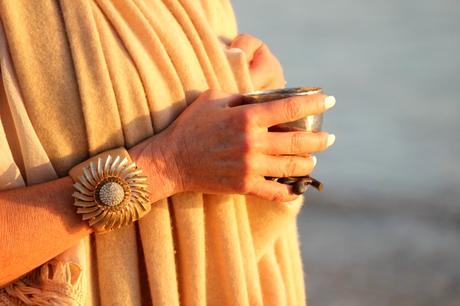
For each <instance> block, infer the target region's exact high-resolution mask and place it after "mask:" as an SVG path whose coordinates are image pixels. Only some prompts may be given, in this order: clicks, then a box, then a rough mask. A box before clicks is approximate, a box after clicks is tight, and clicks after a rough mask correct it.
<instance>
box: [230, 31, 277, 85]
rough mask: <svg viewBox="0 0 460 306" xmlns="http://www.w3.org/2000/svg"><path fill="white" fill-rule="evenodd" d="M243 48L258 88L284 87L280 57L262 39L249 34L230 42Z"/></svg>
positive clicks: (232, 46) (253, 80) (235, 46)
mask: <svg viewBox="0 0 460 306" xmlns="http://www.w3.org/2000/svg"><path fill="white" fill-rule="evenodd" d="M230 47H231V48H238V49H241V50H242V51H243V52H244V53H245V54H246V58H247V60H248V65H249V72H250V74H251V79H252V83H253V85H254V88H255V89H256V90H266V89H275V88H283V87H284V86H285V84H286V81H285V79H284V73H283V68H282V67H281V64H280V62H279V61H278V59H277V58H276V57H275V56H274V55H273V54H272V52H271V51H270V49H269V48H268V47H267V45H266V44H264V43H263V42H262V41H261V40H260V39H258V38H256V37H254V36H251V35H249V34H241V35H238V36H237V37H236V38H235V39H234V40H233V41H232V42H231V44H230Z"/></svg>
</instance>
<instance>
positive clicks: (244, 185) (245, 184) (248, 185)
mask: <svg viewBox="0 0 460 306" xmlns="http://www.w3.org/2000/svg"><path fill="white" fill-rule="evenodd" d="M237 191H238V192H239V193H240V194H249V193H251V191H252V180H251V178H250V177H243V178H242V179H241V180H240V181H239V182H238V186H237Z"/></svg>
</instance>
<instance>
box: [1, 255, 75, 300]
mask: <svg viewBox="0 0 460 306" xmlns="http://www.w3.org/2000/svg"><path fill="white" fill-rule="evenodd" d="M81 271H82V269H81V267H80V266H79V265H78V264H75V263H71V262H62V261H58V260H51V261H49V262H48V263H46V264H44V265H42V266H40V267H38V268H37V269H35V270H33V271H32V272H30V273H28V274H26V276H24V277H23V278H21V279H19V280H17V281H15V282H13V283H11V284H9V285H7V286H6V287H4V288H0V306H23V305H34V306H50V305H53V306H54V305H56V306H64V305H65V306H81V305H83V294H82V285H81V283H82V281H81Z"/></svg>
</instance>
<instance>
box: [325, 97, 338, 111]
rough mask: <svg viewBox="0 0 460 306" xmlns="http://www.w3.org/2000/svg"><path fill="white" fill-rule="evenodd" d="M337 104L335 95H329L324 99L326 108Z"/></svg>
mask: <svg viewBox="0 0 460 306" xmlns="http://www.w3.org/2000/svg"><path fill="white" fill-rule="evenodd" d="M334 105H335V98H334V96H327V97H326V99H324V106H325V107H326V109H329V108H331V107H333V106H334Z"/></svg>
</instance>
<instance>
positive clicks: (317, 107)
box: [244, 94, 335, 128]
mask: <svg viewBox="0 0 460 306" xmlns="http://www.w3.org/2000/svg"><path fill="white" fill-rule="evenodd" d="M334 104H335V98H334V97H333V96H326V95H323V94H316V95H305V96H295V97H289V98H285V99H282V100H276V101H270V102H266V103H258V104H250V105H246V106H244V107H245V108H246V110H247V111H249V112H250V115H251V117H253V118H254V121H255V122H256V124H257V125H258V126H260V127H263V128H266V127H270V126H274V125H277V124H280V123H285V122H291V121H295V120H298V119H301V118H304V117H306V116H309V115H317V114H320V113H322V112H324V111H325V110H327V109H329V108H331V107H332V106H334Z"/></svg>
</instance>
